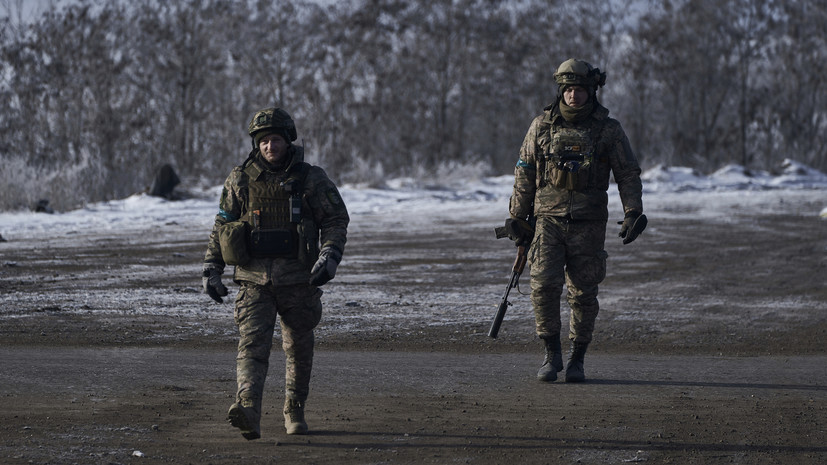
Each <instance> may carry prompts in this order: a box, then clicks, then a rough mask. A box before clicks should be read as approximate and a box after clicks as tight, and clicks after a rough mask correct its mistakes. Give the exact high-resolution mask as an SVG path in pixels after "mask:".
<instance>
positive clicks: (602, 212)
mask: <svg viewBox="0 0 827 465" xmlns="http://www.w3.org/2000/svg"><path fill="white" fill-rule="evenodd" d="M554 79H555V81H556V82H557V84H558V93H557V101H556V102H555V103H553V104H551V105H549V106H548V107H546V108H545V109H544V111H543V114H542V115H540V116H537V117H536V118H535V119H534V121H533V122H532V123H531V126H530V127H529V129H528V133H527V134H526V137H525V140H524V141H523V145H522V148H521V150H520V159H519V161H518V162H517V166H516V168H515V169H514V178H515V180H514V190H513V193H512V195H511V201H510V205H509V213H510V218H509V219H508V220H506V230H507V231H509V236H510V237H511V239H513V240H515V241H517V243H518V245H524V244H528V243H531V248H530V250H529V253H528V261H529V264H530V266H531V301H532V304H533V306H534V315H535V323H536V332H537V335H538V336H539V337H540V339H542V340H543V343H544V346H545V359H544V361H543V365H542V366H541V368H540V370H539V372H538V373H537V377H538V379H540V380H541V381H546V382H552V381H556V380H557V373H558V372H560V371H562V370H563V359H562V353H561V344H560V332H561V321H560V297H561V294H562V288H563V285H564V284H565V285H566V288H567V300H568V303H569V306H570V307H571V318H570V321H569V335H568V336H569V340H570V341H571V351H570V354H569V360H568V362H567V364H566V373H565V380H566V381H567V382H582V381H584V380H585V372H584V368H583V359H584V356H585V353H586V348H587V347H588V345H589V343H590V342H591V340H592V332H593V331H594V322H595V319H596V318H597V313H598V309H599V306H598V302H597V289H598V284H600V282H602V281H603V278H605V276H606V258H607V256H608V255H607V254H606V252H605V251H604V250H603V247H604V243H605V236H606V222H607V220H608V217H609V213H608V207H607V204H608V195H607V190H608V188H609V176H610V174H612V175H614V179H615V181H616V182H617V185H618V190H619V192H620V199H621V202H622V204H623V211H624V213H625V219H624V221H623V222H622V225H623V226H622V227H621V230H620V236H621V237H623V238H624V240H623V243H624V244H628V243H629V242H631V241H633V240H634V239H635V238H636V237H637V236H638V235H639V234H640V232H641V231H642V230H643V228H645V226H646V216H645V215H643V203H642V199H641V197H642V196H641V190H642V189H641V182H640V167H639V165H638V162H637V159H636V158H635V155H634V153H633V152H632V149H631V147H630V146H629V141H628V139H627V138H626V134H625V133H624V132H623V129H622V128H621V126H620V123H618V122H617V121H616V120H614V119H612V118H609V116H608V115H609V111H608V110H607V109H606V108H604V107H603V106H602V105H601V104H600V103H599V102H598V100H597V89H598V88H599V87H602V86H603V84H604V83H605V80H606V74H605V73H601V72H600V70H599V69H597V68H594V67H592V66H591V65H590V64H588V63H586V62H585V61H581V60H575V59H570V60H566V61H565V62H563V63H562V64H561V65H560V66H559V68H558V69H557V72H556V73H555V74H554Z"/></svg>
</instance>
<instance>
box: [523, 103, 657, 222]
mask: <svg viewBox="0 0 827 465" xmlns="http://www.w3.org/2000/svg"><path fill="white" fill-rule="evenodd" d="M561 128H562V129H561ZM565 128H570V129H571V130H578V128H582V129H584V130H586V131H587V132H585V133H586V134H589V137H590V141H589V143H590V145H591V146H592V147H593V149H592V154H593V163H591V166H590V169H589V170H588V172H587V173H586V174H587V176H588V180H587V183H586V185H585V187H582V188H578V189H576V190H569V189H566V188H563V187H555V185H554V183H553V182H552V179H551V178H552V177H553V176H554V173H553V165H554V163H553V161H552V160H551V159H550V156H551V154H550V152H551V145H552V138H553V135H552V133H555V132H558V131H560V130H565ZM610 174H612V175H614V179H615V181H616V182H617V185H618V191H619V192H620V200H621V202H622V203H623V211H624V213H626V212H629V211H637V212H640V213H643V201H642V186H641V182H640V166H639V165H638V162H637V159H636V158H635V155H634V153H633V152H632V149H631V147H630V145H629V140H628V139H627V138H626V134H625V133H624V132H623V129H622V128H621V126H620V123H619V122H618V121H617V120H615V119H612V118H609V110H607V109H606V108H605V107H603V106H600V105H598V106H597V107H596V108H595V111H594V112H593V113H592V114H591V116H589V117H588V118H587V119H586V120H585V121H582V122H580V123H577V124H571V123H568V122H567V121H565V119H564V118H563V117H562V115H561V114H560V112H559V110H557V107H556V106H554V107H551V106H549V107H547V108H546V109H545V112H544V113H543V114H542V115H540V116H537V117H536V118H535V119H534V121H532V123H531V126H530V127H529V129H528V133H527V134H526V136H525V140H524V141H523V145H522V148H521V149H520V159H519V160H518V162H517V166H516V168H515V169H514V190H513V191H512V195H511V201H510V205H509V213H510V214H511V216H512V217H514V218H521V219H526V218H528V216H529V214H531V213H533V214H534V215H535V216H538V217H549V216H558V217H566V216H569V217H570V218H572V219H581V220H602V221H606V220H607V219H608V217H609V212H608V206H607V205H608V194H607V190H608V188H609V176H610ZM532 206H533V211H532Z"/></svg>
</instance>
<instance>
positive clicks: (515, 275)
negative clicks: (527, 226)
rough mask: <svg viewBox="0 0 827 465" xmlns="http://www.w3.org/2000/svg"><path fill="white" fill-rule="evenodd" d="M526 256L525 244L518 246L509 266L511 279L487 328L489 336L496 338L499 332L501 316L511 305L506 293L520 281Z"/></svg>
mask: <svg viewBox="0 0 827 465" xmlns="http://www.w3.org/2000/svg"><path fill="white" fill-rule="evenodd" d="M527 258H528V256H527V250H526V246H524V245H521V246H518V247H517V258H516V259H515V260H514V266H512V267H511V280H510V281H509V282H508V286H506V288H505V293H504V294H503V298H502V300H501V301H500V306H499V307H497V314H496V315H495V316H494V321H492V322H491V328H490V329H489V330H488V337H490V338H494V339H496V338H497V334H499V332H500V325H502V322H503V318H505V312H506V310H508V306H509V305H511V302H509V301H508V294H509V293H511V289H514V288H515V287H517V283H518V282H519V281H520V275H521V274H522V273H523V269H525V265H526V260H527Z"/></svg>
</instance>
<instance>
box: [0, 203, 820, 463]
mask: <svg viewBox="0 0 827 465" xmlns="http://www.w3.org/2000/svg"><path fill="white" fill-rule="evenodd" d="M820 201H821V197H820V196H813V199H812V200H811V201H810V202H811V204H809V205H806V204H805V205H801V202H802V200H800V199H799V200H797V202H798V203H796V205H797V206H798V207H800V211H802V212H817V211H819V209H820V208H821V207H820V206H818V202H820ZM803 202H807V200H806V198H805V199H804V200H803ZM655 206H657V205H655ZM659 208H660V211H661V213H663V214H662V215H659V214H658V209H657V208H653V209H652V210H650V212H652V213H653V214H652V215H650V228H649V229H648V230H647V232H646V233H645V234H644V236H642V237H641V239H640V240H639V241H636V242H635V243H633V244H631V245H629V246H626V247H624V246H621V245H620V242H619V240H617V238H616V236H615V234H616V232H615V231H613V230H612V229H611V228H610V232H609V235H608V240H607V251H608V252H609V254H610V262H609V278H608V279H607V280H606V282H605V283H604V284H603V285H602V286H601V306H602V310H601V312H602V313H601V315H600V317H599V318H598V331H597V333H596V335H595V342H594V344H593V345H592V347H590V351H589V354H588V355H587V358H586V373H587V377H588V382H587V383H585V384H579V385H572V384H565V383H561V382H558V383H553V384H543V383H539V382H537V381H535V379H534V375H535V373H536V370H537V368H538V367H539V364H540V362H541V359H542V354H541V344H540V343H539V341H538V340H537V339H536V338H535V337H534V336H533V334H532V319H531V309H530V307H529V305H528V303H527V297H525V296H521V295H519V294H515V296H514V299H513V302H514V306H512V307H511V308H510V310H509V314H508V316H507V318H506V321H505V322H504V324H503V328H502V330H501V333H500V338H499V339H498V340H496V341H495V340H491V339H489V338H487V337H486V336H485V333H486V331H487V329H488V324H489V323H490V319H491V317H492V316H493V313H494V310H495V305H496V302H497V300H498V299H499V297H500V294H501V292H502V290H503V289H504V286H505V284H506V282H507V271H508V267H509V266H510V263H511V260H512V258H513V253H514V249H513V247H510V246H509V245H508V244H506V243H505V242H503V241H496V240H495V239H494V238H493V234H492V233H491V228H492V225H495V224H499V222H500V221H501V220H500V219H499V217H493V216H491V215H490V214H489V213H486V212H474V211H467V212H463V214H462V215H459V214H458V212H451V211H448V212H445V213H444V214H443V215H442V216H437V217H435V218H434V219H433V222H432V223H427V224H417V225H413V226H412V225H410V224H406V223H405V222H404V218H386V217H378V216H377V217H360V218H355V219H354V223H353V225H352V228H351V241H350V242H349V244H348V251H347V257H346V260H345V261H344V262H343V263H342V267H341V268H340V273H339V274H338V275H337V279H336V280H335V281H334V282H333V283H331V284H330V285H329V286H326V294H325V297H324V299H325V316H324V318H323V322H322V325H321V326H320V327H319V329H318V337H317V339H318V349H317V358H316V363H315V366H314V377H313V380H312V383H311V396H310V399H309V401H308V410H307V420H308V422H309V425H310V427H311V430H312V431H311V432H312V434H310V435H308V436H304V437H295V436H287V435H285V434H284V432H283V427H282V425H281V423H282V419H281V415H280V413H279V410H280V406H281V402H282V392H283V391H282V380H283V357H282V354H281V352H280V351H275V352H274V354H273V356H272V363H271V373H270V376H269V377H268V385H267V389H266V392H265V396H266V397H265V404H266V411H265V415H264V418H263V422H262V423H263V438H262V439H260V440H257V441H252V442H248V441H245V440H244V439H243V438H241V436H240V435H239V434H238V433H237V432H236V431H235V430H233V429H232V428H231V427H230V426H229V425H228V424H227V423H226V421H225V414H226V409H227V408H228V407H229V405H230V403H231V402H232V397H233V392H234V389H235V383H234V371H233V370H234V340H235V333H234V331H235V330H234V328H233V326H232V321H231V317H230V312H231V305H229V304H225V305H215V304H212V303H210V302H209V300H208V299H207V298H206V297H205V296H204V295H203V294H200V293H199V286H200V282H199V278H198V274H199V266H200V265H199V262H200V259H201V256H202V254H203V248H204V243H205V242H204V241H205V239H206V236H205V233H204V231H199V230H193V228H192V227H191V225H183V224H175V223H174V222H171V223H170V224H168V225H166V226H164V227H163V228H161V229H160V230H147V231H137V232H136V231H123V232H112V231H109V232H107V233H106V234H99V233H94V234H93V233H87V232H84V231H78V232H77V233H74V234H72V235H71V236H69V237H60V238H53V239H50V240H48V241H44V240H43V238H38V237H32V238H20V237H15V236H14V234H4V237H8V238H10V241H9V242H5V243H2V244H0V253H1V254H2V256H1V257H2V258H0V286H2V287H0V366H2V370H1V371H0V411H1V412H2V413H3V419H4V421H3V422H2V423H0V463H3V464H73V463H78V464H137V463H193V464H195V463H205V464H206V463H209V464H237V463H286V462H294V463H295V462H298V463H357V464H363V463H364V464H374V463H377V464H378V463H440V464H442V463H476V464H502V463H515V464H517V463H530V464H534V463H585V464H618V463H638V462H642V463H676V464H687V463H689V464H692V463H697V464H724V463H745V464H764V463H767V464H769V463H797V464H822V463H827V445H825V444H827V432H825V430H827V402H826V401H827V368H826V367H827V350H826V349H827V348H826V347H825V340H827V338H825V335H827V312H826V311H825V310H827V290H825V286H824V276H825V275H827V273H826V271H827V269H826V268H827V264H825V251H827V234H825V229H826V228H827V223H825V222H824V221H823V220H820V219H819V218H818V217H817V216H815V215H807V214H803V213H802V214H799V213H792V214H785V215H781V214H767V215H762V216H761V217H754V215H750V214H746V213H745V214H743V215H739V214H737V211H736V213H735V214H733V215H727V216H725V217H718V218H706V217H705V216H704V215H700V216H699V215H697V213H698V212H699V210H700V209H701V208H712V207H711V206H708V205H707V206H703V205H700V206H697V207H696V208H694V209H693V208H689V207H687V206H686V205H678V206H675V207H674V209H675V210H671V211H670V210H669V209H670V208H672V207H671V206H669V205H661V206H660V207H659ZM665 213H672V214H671V215H667V214H665ZM675 213H680V214H675ZM469 238H470V240H469ZM522 286H523V287H524V289H523V291H525V290H527V288H528V286H527V283H526V282H525V281H524V282H523V285H522ZM564 308H565V306H564ZM563 317H564V318H567V314H564V315H563Z"/></svg>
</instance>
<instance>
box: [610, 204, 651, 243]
mask: <svg viewBox="0 0 827 465" xmlns="http://www.w3.org/2000/svg"><path fill="white" fill-rule="evenodd" d="M648 223H649V220H647V219H646V215H643V214H641V213H640V212H637V211H634V210H632V211H630V212H628V213H626V217H625V218H624V219H623V221H618V222H617V224H622V225H623V226H621V227H620V234H618V236H620V237H622V238H623V243H624V244H628V243H630V242H632V241H633V240H635V239H637V237H638V236H640V233H642V232H643V230H644V229H646V225H647V224H648Z"/></svg>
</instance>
